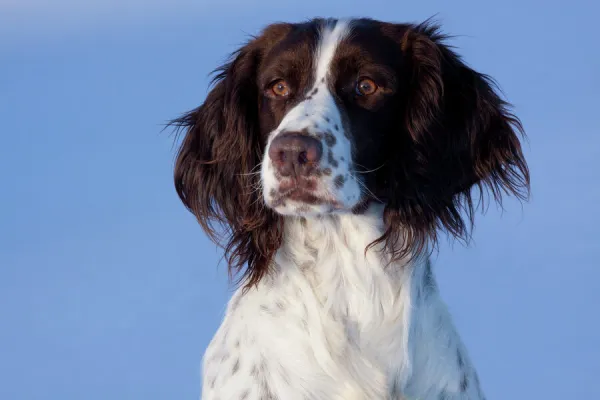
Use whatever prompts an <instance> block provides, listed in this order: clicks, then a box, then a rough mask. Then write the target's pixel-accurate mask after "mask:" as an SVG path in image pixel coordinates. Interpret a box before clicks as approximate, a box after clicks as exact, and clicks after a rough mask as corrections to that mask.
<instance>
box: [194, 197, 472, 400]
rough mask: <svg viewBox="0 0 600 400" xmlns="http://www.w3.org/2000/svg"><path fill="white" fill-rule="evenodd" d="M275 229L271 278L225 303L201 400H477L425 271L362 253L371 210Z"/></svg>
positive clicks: (372, 230) (373, 226) (369, 235)
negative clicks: (278, 242) (278, 243)
mask: <svg viewBox="0 0 600 400" xmlns="http://www.w3.org/2000/svg"><path fill="white" fill-rule="evenodd" d="M285 229H286V232H285V239H284V244H283V246H282V247H281V248H280V250H279V251H278V253H277V255H276V257H275V262H274V270H273V273H272V274H271V275H270V276H269V277H267V278H265V279H263V281H261V282H260V283H259V285H258V286H257V287H255V288H252V289H250V290H248V291H246V292H244V291H243V290H241V289H240V290H238V291H237V292H236V293H235V294H234V296H233V297H232V300H231V302H230V304H229V306H228V308H227V312H226V315H225V318H224V320H223V323H222V325H221V327H220V328H219V330H218V332H217V334H216V335H215V337H214V339H213V341H212V342H211V344H210V345H209V347H208V349H207V351H206V354H205V360H204V371H203V372H204V382H203V399H205V400H214V399H220V400H225V399H246V400H254V399H285V400H294V399H298V400H305V399H311V400H313V399H314V400H320V399H328V400H330V399H340V400H342V399H344V400H351V399H356V400H359V399H360V400H367V399H412V398H418V399H430V398H431V399H435V400H439V399H442V398H443V399H482V398H483V397H482V394H481V391H480V389H479V384H478V380H477V376H476V374H475V372H474V370H473V368H472V367H471V365H470V362H469V359H468V356H467V353H466V351H465V349H464V348H463V346H462V344H461V342H460V339H459V337H458V335H457V334H456V332H455V330H454V328H453V326H452V322H451V319H450V317H449V315H448V313H447V311H446V308H445V306H444V304H443V303H442V302H441V300H440V299H439V295H438V293H437V289H436V286H435V283H434V280H433V276H432V274H431V270H430V266H429V262H428V261H427V260H425V259H422V260H419V259H415V260H414V261H413V262H410V263H394V264H390V263H389V258H386V254H385V253H384V252H381V251H379V248H378V247H374V248H371V249H369V250H368V251H366V252H365V249H366V247H367V246H368V245H369V244H370V243H371V242H373V240H375V239H377V238H378V237H379V236H380V235H381V233H382V229H383V226H382V219H381V210H380V209H378V208H376V207H372V208H371V209H370V210H369V212H367V213H366V214H364V215H351V214H346V215H339V216H329V217H325V218H322V219H317V218H315V219H309V220H301V219H293V218H290V219H288V220H286V228H285ZM403 396H404V397H403ZM441 396H444V397H441Z"/></svg>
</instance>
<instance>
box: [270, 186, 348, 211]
mask: <svg viewBox="0 0 600 400" xmlns="http://www.w3.org/2000/svg"><path fill="white" fill-rule="evenodd" d="M284 200H294V201H299V202H302V203H306V204H314V205H321V204H328V205H331V206H335V207H339V206H340V205H341V204H340V202H339V201H337V200H335V199H332V198H329V197H328V196H319V195H316V194H315V191H314V190H308V189H304V188H301V187H294V188H291V189H288V190H286V191H284V192H282V193H280V194H279V196H277V198H275V199H273V205H274V206H275V207H277V206H279V205H281V203H282V202H283V201H284Z"/></svg>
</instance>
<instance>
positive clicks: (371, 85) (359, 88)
mask: <svg viewBox="0 0 600 400" xmlns="http://www.w3.org/2000/svg"><path fill="white" fill-rule="evenodd" d="M377 88H378V86H377V84H376V83H375V82H373V80H372V79H369V78H360V79H359V80H358V82H356V94H357V95H359V96H369V95H371V94H373V93H375V92H376V91H377Z"/></svg>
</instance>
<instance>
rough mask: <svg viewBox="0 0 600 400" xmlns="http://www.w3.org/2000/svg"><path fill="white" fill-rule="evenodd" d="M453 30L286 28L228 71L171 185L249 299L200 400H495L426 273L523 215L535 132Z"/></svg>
mask: <svg viewBox="0 0 600 400" xmlns="http://www.w3.org/2000/svg"><path fill="white" fill-rule="evenodd" d="M447 40H448V37H447V36H445V35H444V34H443V33H442V32H441V30H440V27H439V26H438V25H437V24H435V23H433V22H431V21H429V20H428V21H425V22H423V23H420V24H411V23H387V22H382V21H376V20H372V19H366V18H365V19H347V20H342V19H313V20H310V21H306V22H303V23H276V24H272V25H269V26H267V27H266V28H265V29H264V30H263V31H262V32H261V33H260V34H259V35H258V36H256V37H253V38H251V39H250V40H249V41H248V43H247V44H245V45H244V46H243V47H241V48H240V49H239V50H237V51H236V52H235V53H234V54H233V55H232V56H231V59H230V61H229V62H227V63H226V64H225V65H223V66H222V67H220V68H219V69H218V70H217V71H216V76H215V79H214V82H213V87H212V90H211V91H210V93H209V94H208V96H207V97H206V99H205V101H204V103H203V104H202V105H201V106H199V107H198V108H196V109H194V110H192V111H189V112H187V113H185V114H183V115H182V116H181V117H180V118H178V119H176V120H174V121H172V123H173V124H174V125H175V126H176V128H177V129H179V130H180V131H181V132H183V133H184V135H185V136H184V139H183V140H182V141H181V144H180V148H179V150H178V154H177V160H176V165H175V173H174V180H175V186H176V190H177V193H178V195H179V197H180V198H181V200H182V201H183V203H184V204H185V206H186V207H187V208H188V209H189V210H190V211H191V212H192V213H193V214H194V215H195V216H196V217H197V220H198V222H199V224H200V225H201V227H202V228H203V229H204V230H205V231H206V233H207V234H208V236H209V237H210V238H212V239H213V240H214V241H215V242H216V243H218V244H219V245H221V246H223V247H224V253H225V259H226V260H227V264H228V267H229V270H230V273H231V274H232V276H235V277H237V283H238V287H237V290H236V292H235V293H234V295H233V296H232V298H231V301H230V302H229V304H228V306H227V310H226V312H225V317H224V319H223V322H222V324H221V326H220V327H219V329H218V331H217V332H216V334H215V336H214V338H213V340H212V341H211V342H210V345H209V346H208V348H207V349H206V353H205V356H204V361H203V385H202V399H204V400H233V399H236V400H256V399H281V400H307V399H310V400H332V399H339V400H354V399H355V400H371V399H390V400H399V399H405V400H417V399H419V400H459V399H460V400H463V399H464V400H466V399H469V400H483V399H485V396H484V393H483V390H482V388H481V385H480V382H479V378H478V375H477V372H476V370H475V367H474V366H473V364H472V362H471V360H470V358H469V355H468V353H467V350H466V349H465V346H464V344H463V343H462V341H461V339H460V337H459V335H458V333H457V332H456V330H455V328H454V326H453V323H452V319H451V316H450V315H449V312H448V310H447V307H446V305H445V304H444V302H443V300H442V299H441V298H440V295H439V291H438V289H437V285H436V280H435V277H434V274H433V271H432V266H431V262H430V257H429V256H430V253H431V251H432V250H433V249H435V247H436V243H437V240H438V237H439V235H440V233H441V232H445V233H447V234H449V235H450V236H451V237H456V238H458V239H462V240H468V238H469V235H470V232H471V229H472V226H473V215H474V213H475V211H477V209H478V205H479V202H478V201H477V199H478V198H479V199H481V198H482V197H478V196H488V197H490V196H491V197H492V198H493V199H494V200H495V201H497V202H500V201H501V200H502V198H503V196H504V195H507V194H508V195H513V196H516V197H517V198H519V199H522V200H524V199H526V198H527V196H528V193H529V171H528V167H527V164H526V161H525V159H524V156H523V153H522V149H521V140H522V139H523V138H524V135H525V134H524V131H523V128H522V125H521V122H520V121H519V119H518V118H517V117H516V116H515V115H514V114H513V113H512V111H511V106H510V104H509V103H508V102H506V101H505V100H503V99H502V98H501V97H500V96H499V94H498V89H497V86H496V84H495V82H494V81H493V80H492V79H491V78H490V77H488V76H487V75H484V74H482V73H479V72H476V71H475V70H473V69H472V68H470V67H469V66H467V65H466V64H465V63H464V62H463V61H462V60H461V58H460V57H459V56H458V55H457V54H456V53H455V51H454V50H453V49H452V48H451V47H450V46H449V45H448V44H447Z"/></svg>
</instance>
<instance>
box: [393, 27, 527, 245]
mask: <svg viewBox="0 0 600 400" xmlns="http://www.w3.org/2000/svg"><path fill="white" fill-rule="evenodd" d="M400 33H401V39H400V42H401V51H402V52H403V59H404V60H406V65H405V69H404V71H403V73H402V74H401V75H402V76H404V77H405V80H406V81H405V82H404V84H405V87H406V93H407V98H406V101H405V103H404V105H403V107H404V109H405V114H404V119H403V125H404V126H403V128H402V130H403V131H404V132H405V137H406V136H408V138H407V139H406V143H407V144H408V147H409V149H408V150H407V151H405V152H403V154H404V155H405V156H404V157H402V159H401V160H394V159H392V157H389V160H390V164H391V166H390V169H389V173H390V174H391V176H390V177H389V178H388V182H390V183H391V184H392V186H391V187H390V188H389V193H388V206H387V209H386V212H385V218H386V222H387V226H388V231H389V232H388V233H387V236H388V237H387V238H385V239H386V241H387V242H389V241H390V240H391V241H397V238H398V235H397V234H396V235H394V232H392V231H393V230H394V229H397V228H395V227H397V226H402V227H403V229H405V230H406V232H405V233H404V235H405V238H406V246H405V247H412V248H413V249H414V248H417V250H420V249H423V247H424V246H425V245H426V242H427V241H429V240H433V242H435V241H436V239H437V233H436V232H437V230H438V229H439V228H441V229H443V230H446V231H447V232H449V233H450V234H452V235H453V236H455V237H459V238H463V239H467V238H468V235H469V233H470V228H471V227H472V224H473V214H474V211H475V209H476V208H477V207H476V206H475V205H474V201H473V190H472V189H474V188H475V189H478V192H479V193H478V194H479V200H480V201H481V202H483V200H484V198H485V196H486V194H487V193H491V194H492V195H493V198H494V199H495V200H496V201H497V202H498V203H501V197H502V195H503V194H512V195H515V196H517V197H518V198H520V199H525V198H526V197H527V195H528V192H529V171H528V167H527V164H526V163H525V160H524V157H523V153H522V151H521V145H520V142H519V136H521V135H522V136H524V132H523V128H522V126H521V123H520V121H519V119H518V118H517V117H516V116H515V115H513V114H512V113H511V112H510V110H509V108H510V105H509V104H508V103H507V102H505V101H504V100H502V99H501V98H500V97H499V95H498V94H497V93H496V90H497V88H496V86H495V84H494V82H493V80H492V79H491V78H489V77H488V76H486V75H483V74H480V73H478V72H476V71H474V70H473V69H471V68H469V67H468V66H466V65H465V64H464V63H463V62H462V60H461V59H460V57H459V56H458V55H457V54H455V53H454V52H453V51H452V50H451V49H450V48H449V47H448V46H446V45H445V44H444V43H443V42H444V39H445V37H444V35H442V34H440V32H439V29H438V27H437V26H434V25H431V24H429V22H426V23H424V24H421V25H417V26H414V25H404V26H402V27H400ZM476 192H477V191H476ZM388 244H389V243H388ZM392 244H393V243H392ZM404 250H405V251H407V250H408V248H405V249H404Z"/></svg>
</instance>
